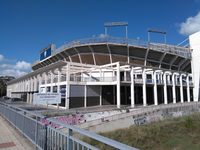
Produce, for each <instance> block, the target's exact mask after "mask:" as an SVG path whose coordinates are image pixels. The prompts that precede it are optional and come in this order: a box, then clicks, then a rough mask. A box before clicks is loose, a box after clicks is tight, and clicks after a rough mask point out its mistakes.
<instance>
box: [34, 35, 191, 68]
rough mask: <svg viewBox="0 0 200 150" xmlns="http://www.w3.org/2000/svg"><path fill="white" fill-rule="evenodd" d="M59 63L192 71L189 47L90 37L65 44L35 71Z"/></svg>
mask: <svg viewBox="0 0 200 150" xmlns="http://www.w3.org/2000/svg"><path fill="white" fill-rule="evenodd" d="M59 60H65V61H69V62H78V63H83V64H93V65H104V64H109V63H114V62H118V61H119V62H124V63H129V64H134V65H142V66H151V67H156V68H163V69H172V70H177V71H184V72H190V71H191V52H190V49H189V48H185V47H178V46H173V45H167V44H161V43H147V42H142V41H140V40H133V39H126V38H114V37H104V38H90V39H83V40H76V41H72V42H70V43H67V44H64V45H62V46H61V47H59V48H57V49H56V50H55V51H54V52H53V54H52V55H51V56H50V57H48V58H46V59H44V60H42V61H37V62H36V63H34V64H33V66H32V69H33V70H37V69H39V68H42V67H44V66H47V65H50V64H52V63H55V62H57V61H59Z"/></svg>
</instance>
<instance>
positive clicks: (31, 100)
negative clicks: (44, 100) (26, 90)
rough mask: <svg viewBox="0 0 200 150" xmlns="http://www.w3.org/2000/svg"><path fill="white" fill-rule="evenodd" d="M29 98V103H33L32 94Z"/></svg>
mask: <svg viewBox="0 0 200 150" xmlns="http://www.w3.org/2000/svg"><path fill="white" fill-rule="evenodd" d="M29 96H30V100H29V102H30V103H32V102H33V94H32V93H30V94H29Z"/></svg>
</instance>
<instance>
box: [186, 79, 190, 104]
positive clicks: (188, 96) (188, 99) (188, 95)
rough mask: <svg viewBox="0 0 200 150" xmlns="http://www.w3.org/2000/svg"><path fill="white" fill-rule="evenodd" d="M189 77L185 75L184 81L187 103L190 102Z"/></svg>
mask: <svg viewBox="0 0 200 150" xmlns="http://www.w3.org/2000/svg"><path fill="white" fill-rule="evenodd" d="M189 78H190V75H187V79H186V82H187V101H188V102H190V80H189Z"/></svg>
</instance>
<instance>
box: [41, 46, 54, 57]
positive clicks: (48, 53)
mask: <svg viewBox="0 0 200 150" xmlns="http://www.w3.org/2000/svg"><path fill="white" fill-rule="evenodd" d="M51 53H52V45H50V46H49V47H48V48H45V49H43V50H42V51H41V53H40V61H41V60H44V59H45V58H48V57H49V56H51Z"/></svg>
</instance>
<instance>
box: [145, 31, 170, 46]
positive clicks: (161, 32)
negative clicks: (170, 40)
mask: <svg viewBox="0 0 200 150" xmlns="http://www.w3.org/2000/svg"><path fill="white" fill-rule="evenodd" d="M147 32H148V42H150V33H158V34H163V35H164V42H165V44H166V42H167V37H166V35H167V32H166V31H161V30H157V29H148V30H147Z"/></svg>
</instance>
